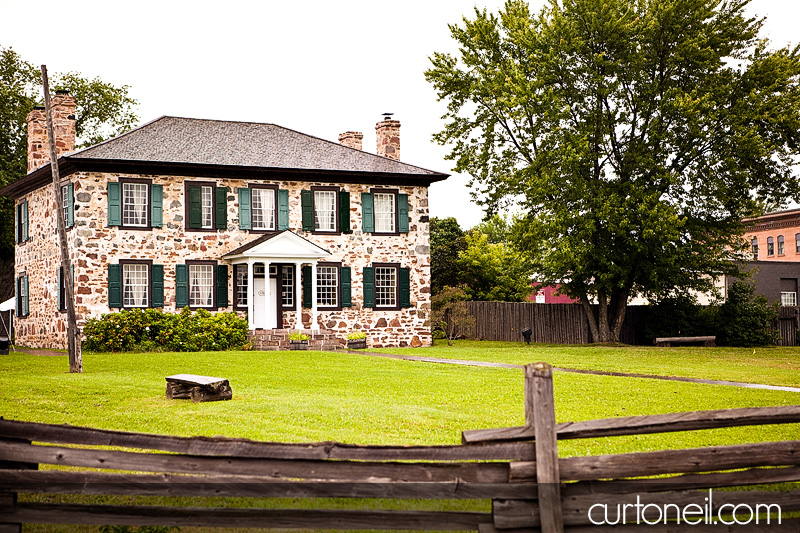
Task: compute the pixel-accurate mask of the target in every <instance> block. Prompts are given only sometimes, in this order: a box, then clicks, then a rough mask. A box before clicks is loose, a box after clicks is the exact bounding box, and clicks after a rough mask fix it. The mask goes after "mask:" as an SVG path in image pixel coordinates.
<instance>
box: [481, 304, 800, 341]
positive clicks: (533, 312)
mask: <svg viewBox="0 0 800 533" xmlns="http://www.w3.org/2000/svg"><path fill="white" fill-rule="evenodd" d="M466 304H467V311H468V312H469V314H470V315H472V316H473V317H474V318H475V327H474V328H473V332H474V334H473V336H474V338H477V339H482V340H487V341H511V342H522V340H523V337H522V331H523V330H525V329H528V328H530V329H531V332H532V335H531V342H540V343H546V344H588V343H590V342H592V339H591V333H590V332H589V323H588V322H587V320H586V315H585V314H584V311H583V308H582V307H581V306H580V305H579V304H537V303H532V302H466ZM647 313H648V307H647V306H642V305H631V306H629V307H628V310H627V311H626V313H625V320H624V321H623V323H622V331H621V333H620V342H623V343H625V344H650V343H652V341H649V342H648V339H645V338H644V336H643V335H642V326H643V324H644V322H645V320H646V318H647ZM798 327H800V307H781V308H780V318H779V319H778V321H777V322H775V323H774V324H773V325H772V328H773V329H775V330H776V331H777V332H778V344H779V345H780V346H797V345H798V339H797V330H798Z"/></svg>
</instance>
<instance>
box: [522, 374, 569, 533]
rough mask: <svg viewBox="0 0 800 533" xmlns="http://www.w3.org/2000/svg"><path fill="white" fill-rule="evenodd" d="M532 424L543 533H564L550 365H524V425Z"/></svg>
mask: <svg viewBox="0 0 800 533" xmlns="http://www.w3.org/2000/svg"><path fill="white" fill-rule="evenodd" d="M531 419H532V420H531ZM531 422H532V423H533V428H534V438H535V442H534V444H535V446H536V483H537V486H538V490H539V514H540V517H541V523H542V533H563V531H564V518H563V512H562V508H561V478H560V476H559V473H558V441H557V439H556V411H555V402H554V401H553V368H552V367H551V366H550V365H548V364H547V363H536V364H532V365H526V366H525V423H526V424H529V423H531Z"/></svg>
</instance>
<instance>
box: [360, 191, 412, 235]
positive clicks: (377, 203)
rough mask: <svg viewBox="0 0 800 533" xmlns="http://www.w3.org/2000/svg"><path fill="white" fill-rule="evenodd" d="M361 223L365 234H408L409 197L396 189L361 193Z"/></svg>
mask: <svg viewBox="0 0 800 533" xmlns="http://www.w3.org/2000/svg"><path fill="white" fill-rule="evenodd" d="M361 223H362V230H363V231H364V233H375V234H383V235H397V234H399V233H408V226H409V220H408V195H407V194H400V193H399V192H398V191H397V190H396V189H372V191H371V192H369V193H361Z"/></svg>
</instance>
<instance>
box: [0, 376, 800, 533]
mask: <svg viewBox="0 0 800 533" xmlns="http://www.w3.org/2000/svg"><path fill="white" fill-rule="evenodd" d="M524 386H525V424H526V425H525V426H521V427H516V428H500V429H488V430H487V429H483V430H472V431H465V432H463V434H462V442H463V443H462V444H461V445H451V446H356V445H349V444H341V443H315V444H284V443H270V442H258V441H252V440H247V439H231V438H221V437H217V438H207V437H172V436H164V435H149V434H140V433H131V432H121V431H108V430H100V429H91V428H80V427H73V426H66V425H51V424H39V423H31V422H20V421H13V420H2V419H0V532H2V533H7V532H12V531H13V532H18V531H20V530H21V524H24V523H50V524H78V525H89V524H94V525H103V524H119V525H131V526H143V525H150V526H157V525H161V526H184V527H191V526H196V527H232V526H236V527H241V528H289V529H292V528H303V529H408V530H473V531H480V532H483V533H496V532H504V533H514V532H516V533H521V532H524V531H542V532H545V533H552V532H559V531H567V532H569V533H581V532H584V531H587V532H588V531H592V532H598V533H602V532H604V531H617V530H619V529H621V530H623V531H625V532H627V533H635V532H637V531H656V532H668V531H669V532H673V531H682V530H683V529H682V528H683V524H682V523H680V522H678V523H675V522H674V521H673V522H669V523H660V520H657V522H659V524H655V523H654V522H652V519H653V517H652V516H650V517H649V518H648V515H647V514H646V513H645V514H642V515H641V516H640V517H639V518H640V519H639V520H638V522H639V523H638V524H636V523H630V522H627V523H626V524H625V525H624V526H623V525H621V523H620V524H619V525H616V526H612V525H609V524H613V523H617V522H620V517H619V515H618V514H617V512H618V511H619V510H620V509H621V512H623V513H627V512H628V511H627V510H626V509H634V508H636V505H640V506H641V507H642V508H645V507H646V506H648V505H649V506H651V509H650V511H649V512H651V513H653V512H655V511H654V510H658V509H662V508H664V509H671V508H676V509H678V508H691V506H693V505H704V502H705V501H707V500H704V498H706V497H711V496H713V498H711V499H713V503H712V502H708V513H714V515H713V516H714V518H715V519H716V518H719V517H727V516H730V513H728V514H725V513H724V512H723V511H722V510H723V509H726V508H727V509H733V508H734V507H736V508H737V509H738V510H740V512H741V509H743V508H745V507H748V506H749V507H748V508H755V509H756V511H757V514H756V515H752V516H750V517H749V519H750V521H749V522H748V523H747V524H746V525H744V526H742V528H740V529H739V530H741V531H743V532H744V531H747V532H751V531H756V532H758V531H770V532H784V531H785V532H789V531H791V532H792V533H796V532H797V531H800V520H798V519H789V518H784V517H783V516H782V517H781V523H780V524H778V523H777V520H778V518H777V517H776V516H774V514H775V512H776V511H778V510H779V511H780V512H781V513H784V514H785V513H788V512H792V511H800V491H798V490H784V491H782V492H775V491H768V490H736V491H725V492H718V493H714V494H713V495H712V494H711V493H709V492H708V490H709V489H712V488H721V487H742V488H744V487H746V486H748V485H769V484H776V483H787V482H796V481H800V441H782V442H769V443H756V444H740V445H735V446H715V447H707V448H698V449H689V450H665V451H653V452H638V453H626V454H616V455H603V456H592V457H559V456H558V445H557V442H558V440H561V439H576V438H597V437H609V436H616V435H636V434H647V433H660V432H670V431H695V430H704V429H713V428H721V427H734V426H744V425H762V424H794V423H800V406H779V407H765V408H747V409H728V410H716V411H705V412H691V413H673V414H665V415H650V416H637V417H625V418H614V419H606V420H591V421H583V422H574V423H561V424H556V423H555V411H554V405H553V389H552V375H551V369H550V367H549V365H545V364H541V363H540V364H537V365H528V366H527V367H525V383H524ZM109 448H113V449H109ZM40 467H44V469H41V470H40V469H39V468H40ZM62 467H67V469H64V468H62ZM643 476H648V477H649V479H648V478H643ZM26 493H40V494H65V495H102V496H111V495H116V496H125V497H127V496H142V497H148V496H171V497H191V498H204V497H209V498H216V499H218V498H312V499H313V498H352V499H360V498H380V499H411V500H419V499H423V500H442V499H445V500H459V499H467V500H491V501H492V506H491V511H488V512H487V511H479V512H473V511H413V510H362V509H358V508H355V509H303V510H296V509H265V508H263V507H259V506H253V507H250V508H247V507H245V508H239V507H240V506H241V505H242V502H237V504H236V505H235V506H233V507H236V508H230V507H183V506H181V505H180V504H179V503H178V504H176V505H158V506H156V505H150V504H148V503H147V498H142V499H141V500H140V501H143V503H131V504H126V505H122V504H119V505H113V504H102V505H100V504H98V505H94V504H85V503H75V502H73V501H69V502H64V503H39V502H34V501H28V500H29V498H27V497H26V496H24V494H26ZM19 494H23V496H21V497H20V496H19ZM124 501H129V500H128V499H124ZM131 501H137V500H131ZM193 501H194V500H193ZM215 501H217V500H215ZM617 505H628V506H629V507H628V508H624V507H620V508H619V509H618V508H617ZM598 506H601V507H602V508H603V509H604V511H603V512H602V513H601V512H600V511H599V509H600V507H598ZM670 506H671V507H670ZM737 506H738V507H737ZM770 506H771V507H770ZM776 506H778V507H776ZM355 507H358V505H357V504H355ZM770 512H772V514H773V516H771V517H770V520H771V522H770V523H769V524H768V525H765V524H766V520H767V516H768V515H769V513H770ZM665 513H666V511H665ZM754 517H758V518H759V519H760V520H761V523H760V524H755V523H753V519H754ZM600 518H602V519H603V520H605V521H606V524H605V525H602V526H600V525H596V523H597V521H598V519H600ZM626 518H627V519H630V518H632V517H631V516H626ZM670 518H673V519H676V518H677V519H678V520H680V519H682V517H681V516H680V515H676V516H672V515H670ZM692 518H693V519H694V518H697V516H696V515H695V516H693V517H692ZM703 518H705V516H704V517H703ZM745 518H747V517H745ZM723 519H724V518H723ZM646 520H650V522H646ZM739 520H740V521H743V520H744V519H742V518H739ZM704 524H705V523H704ZM731 527H733V528H734V529H720V528H716V529H714V526H713V525H702V524H701V525H700V526H699V527H698V526H694V525H693V527H692V528H691V530H692V531H694V530H697V531H736V530H737V529H736V528H735V526H731ZM709 528H710V529H709Z"/></svg>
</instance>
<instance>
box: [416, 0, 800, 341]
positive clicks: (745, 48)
mask: <svg viewBox="0 0 800 533" xmlns="http://www.w3.org/2000/svg"><path fill="white" fill-rule="evenodd" d="M748 3H749V0H551V1H550V3H549V5H547V6H546V7H545V8H543V9H542V10H541V12H540V13H538V14H533V13H531V12H530V10H529V7H528V5H527V4H526V3H525V2H522V1H520V0H509V1H508V2H507V3H506V4H505V6H504V8H503V9H502V10H501V11H500V12H499V13H498V14H497V15H495V14H491V13H488V12H486V11H485V10H484V11H480V10H477V9H476V10H475V13H474V18H471V19H469V18H464V19H463V23H462V24H461V25H452V26H450V31H451V33H452V37H453V38H454V39H455V41H456V42H457V43H458V45H459V52H458V54H455V55H451V54H444V53H435V54H434V55H433V56H432V57H431V62H432V66H431V68H430V69H429V70H427V71H426V73H425V74H426V78H427V80H428V81H429V82H430V83H431V84H432V85H433V87H434V88H435V90H436V91H437V94H438V97H439V99H440V100H442V101H444V102H446V104H447V112H446V114H445V116H444V118H445V120H446V124H445V127H444V129H443V130H442V131H441V132H439V133H438V134H436V136H435V139H436V140H437V141H438V142H439V143H441V144H444V145H448V146H450V147H451V151H450V154H449V158H450V159H452V160H453V161H454V162H455V169H454V170H455V171H457V172H465V173H468V174H470V175H471V177H472V179H471V186H472V187H473V189H474V190H475V191H476V193H475V196H476V199H477V200H478V201H479V202H480V203H482V204H483V205H484V206H485V207H486V208H487V209H488V211H489V212H490V213H492V212H496V211H497V210H498V209H500V208H502V207H506V206H508V205H511V204H516V205H517V206H518V207H519V208H520V210H521V212H522V217H521V219H520V220H519V221H518V223H517V226H516V227H515V228H514V230H513V234H514V235H515V238H516V240H517V242H518V244H520V245H521V246H522V247H524V249H525V250H526V251H527V253H528V254H529V256H530V259H531V261H532V264H533V266H534V267H535V270H536V272H537V274H538V276H539V278H540V279H541V281H543V282H544V283H545V284H556V283H560V284H561V285H562V289H561V290H562V291H563V292H565V293H566V294H568V295H570V296H572V297H573V298H577V299H579V300H580V301H581V303H582V304H583V306H584V309H585V310H586V313H587V317H588V318H589V323H590V328H591V331H592V335H593V338H594V339H595V341H601V342H607V341H616V340H618V339H619V332H620V329H621V326H622V320H623V318H624V315H625V308H626V305H627V302H628V299H629V298H630V297H631V296H633V295H634V294H637V293H638V294H645V295H664V294H668V293H671V292H672V293H674V292H684V291H687V290H689V289H697V290H707V289H709V288H710V286H711V284H712V277H713V276H715V275H720V274H722V273H734V272H735V271H736V268H737V267H736V265H735V264H734V263H733V262H731V261H729V259H730V258H731V257H732V255H734V254H735V253H736V252H737V251H738V250H740V249H741V248H742V246H743V242H742V239H741V235H742V233H743V231H744V229H745V226H744V225H743V222H742V219H743V218H744V217H748V216H754V215H758V214H760V213H762V212H763V210H764V209H765V208H768V207H769V208H774V207H778V206H782V205H785V203H786V202H787V201H788V200H790V199H792V198H796V197H797V195H798V192H800V183H799V182H798V177H797V176H795V175H794V174H793V173H792V169H791V167H792V165H794V164H796V163H797V162H798V147H799V146H800V87H799V86H798V81H799V80H800V54H799V52H798V48H797V47H794V48H790V47H786V48H782V49H777V50H772V49H770V45H769V43H768V41H767V40H765V39H760V38H759V31H760V29H761V26H762V24H763V19H756V18H752V17H748V16H747V15H746V13H745V8H746V7H747V4H748ZM593 302H596V303H597V304H599V305H598V306H597V307H593V306H592V305H591V303H593Z"/></svg>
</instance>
